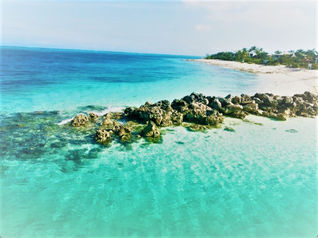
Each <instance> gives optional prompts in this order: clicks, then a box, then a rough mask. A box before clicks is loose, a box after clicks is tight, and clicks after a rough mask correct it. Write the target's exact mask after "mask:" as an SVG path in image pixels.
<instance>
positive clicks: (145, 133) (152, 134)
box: [141, 121, 160, 138]
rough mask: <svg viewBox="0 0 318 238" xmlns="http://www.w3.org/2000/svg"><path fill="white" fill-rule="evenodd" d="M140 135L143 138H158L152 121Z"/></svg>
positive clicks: (158, 131) (157, 129)
mask: <svg viewBox="0 0 318 238" xmlns="http://www.w3.org/2000/svg"><path fill="white" fill-rule="evenodd" d="M141 134H142V135H143V136H145V137H150V138H159V137H160V130H159V128H158V127H157V126H156V124H155V123H154V122H153V121H148V124H147V126H145V128H144V129H143V130H142V132H141Z"/></svg>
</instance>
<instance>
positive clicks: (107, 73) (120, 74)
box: [1, 47, 255, 112]
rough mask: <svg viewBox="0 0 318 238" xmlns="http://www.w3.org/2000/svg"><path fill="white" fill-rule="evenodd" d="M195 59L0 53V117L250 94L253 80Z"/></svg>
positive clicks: (5, 49) (51, 51)
mask: <svg viewBox="0 0 318 238" xmlns="http://www.w3.org/2000/svg"><path fill="white" fill-rule="evenodd" d="M190 58H191V59H193V58H197V57H193V56H192V57H191V56H173V55H152V54H134V53H118V52H96V51H75V50H55V49H32V48H8V47H2V48H1V59H2V60H1V95H2V108H1V109H2V111H5V112H12V111H14V112H16V111H18V112H20V111H35V110H73V109H75V108H76V107H78V106H86V105H88V104H93V105H104V106H116V107H118V106H126V105H139V104H142V103H144V102H145V101H156V100H162V99H169V100H172V99H174V98H180V97H183V96H184V95H186V94H189V93H191V92H193V91H197V92H202V93H206V94H211V95H224V96H225V94H228V93H236V94H238V93H239V94H240V93H242V92H251V91H253V87H255V76H254V75H252V74H248V73H243V72H237V71H232V70H228V69H222V68H219V67H211V66H209V65H205V64H201V63H197V62H190V61H187V59H190Z"/></svg>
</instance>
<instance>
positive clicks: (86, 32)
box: [0, 0, 317, 56]
mask: <svg viewBox="0 0 318 238" xmlns="http://www.w3.org/2000/svg"><path fill="white" fill-rule="evenodd" d="M0 1H1V16H2V17H1V26H2V29H1V38H0V39H1V45H14V46H31V47H50V48H51V47H53V48H70V49H92V50H107V51H126V52H141V53H165V54H183V55H198V56H203V55H205V54H207V53H215V52H218V51H224V50H237V49H240V48H243V47H247V48H249V47H250V46H254V45H256V46H257V47H261V48H264V49H265V50H267V51H270V52H273V51H275V50H291V49H292V50H295V49H299V48H302V49H313V48H316V49H317V29H316V28H317V2H316V1H310V0H308V1H307V0H299V1H271V0H270V1H257V0H254V1H243V0H236V1H213V0H211V1H197V0H188V1H187V0H178V1H168V0H162V1H153V0H148V1H145V0H143V1H122V0H119V1H118V0H117V1H107V0H95V1H92V0H90V1H89V0H87V1H85V0H77V1H75V0H30V1H29V0H0Z"/></svg>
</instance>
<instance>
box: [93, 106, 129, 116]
mask: <svg viewBox="0 0 318 238" xmlns="http://www.w3.org/2000/svg"><path fill="white" fill-rule="evenodd" d="M123 109H124V108H123V107H109V108H107V109H104V110H102V111H90V112H93V113H95V114H97V115H98V116H103V115H105V114H106V113H109V112H120V111H122V110H123Z"/></svg>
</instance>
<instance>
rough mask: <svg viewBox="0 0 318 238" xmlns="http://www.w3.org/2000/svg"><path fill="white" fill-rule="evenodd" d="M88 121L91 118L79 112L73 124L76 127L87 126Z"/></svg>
mask: <svg viewBox="0 0 318 238" xmlns="http://www.w3.org/2000/svg"><path fill="white" fill-rule="evenodd" d="M88 122H89V119H88V117H87V116H86V115H84V114H78V115H76V116H75V117H74V118H73V120H72V126H74V127H81V126H86V125H87V123H88Z"/></svg>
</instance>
